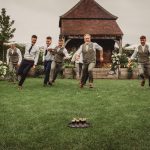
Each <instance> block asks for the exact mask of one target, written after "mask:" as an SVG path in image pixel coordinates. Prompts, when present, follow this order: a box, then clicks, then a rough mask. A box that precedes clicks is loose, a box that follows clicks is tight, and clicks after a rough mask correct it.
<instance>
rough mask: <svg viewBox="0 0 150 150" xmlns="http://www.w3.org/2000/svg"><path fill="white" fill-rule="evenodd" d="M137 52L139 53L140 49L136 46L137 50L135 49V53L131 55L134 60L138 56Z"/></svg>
mask: <svg viewBox="0 0 150 150" xmlns="http://www.w3.org/2000/svg"><path fill="white" fill-rule="evenodd" d="M137 53H138V49H137V48H136V49H135V50H134V53H133V54H132V56H131V58H130V59H131V60H134V59H135V58H136V56H137Z"/></svg>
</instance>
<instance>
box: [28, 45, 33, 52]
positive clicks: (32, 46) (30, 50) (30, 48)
mask: <svg viewBox="0 0 150 150" xmlns="http://www.w3.org/2000/svg"><path fill="white" fill-rule="evenodd" d="M32 47H33V44H32V45H31V47H30V48H29V54H30V52H31V50H32Z"/></svg>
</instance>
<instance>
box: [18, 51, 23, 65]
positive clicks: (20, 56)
mask: <svg viewBox="0 0 150 150" xmlns="http://www.w3.org/2000/svg"><path fill="white" fill-rule="evenodd" d="M17 51H18V55H19V61H18V64H20V63H21V61H22V54H21V51H20V49H17Z"/></svg>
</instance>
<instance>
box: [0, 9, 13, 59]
mask: <svg viewBox="0 0 150 150" xmlns="http://www.w3.org/2000/svg"><path fill="white" fill-rule="evenodd" d="M14 23H15V21H14V20H11V19H10V16H8V15H6V10H5V8H2V11H1V15H0V46H1V49H0V53H1V54H3V55H2V56H3V61H4V55H5V53H4V46H3V44H4V42H8V41H9V40H10V39H11V38H13V36H14V35H13V33H14V32H15V30H16V29H15V28H12V26H13V24H14Z"/></svg>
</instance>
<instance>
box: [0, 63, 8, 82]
mask: <svg viewBox="0 0 150 150" xmlns="http://www.w3.org/2000/svg"><path fill="white" fill-rule="evenodd" d="M7 72H8V66H7V65H6V63H4V62H2V61H0V79H5V76H6V75H7Z"/></svg>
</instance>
